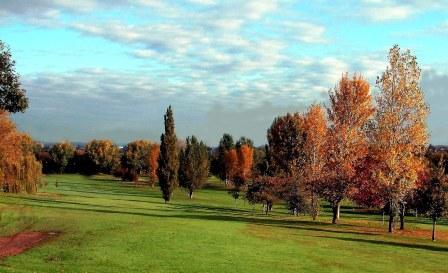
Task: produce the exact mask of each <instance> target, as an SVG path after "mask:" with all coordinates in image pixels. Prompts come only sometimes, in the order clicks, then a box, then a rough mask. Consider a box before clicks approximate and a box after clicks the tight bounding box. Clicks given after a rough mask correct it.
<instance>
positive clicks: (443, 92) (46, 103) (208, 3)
mask: <svg viewBox="0 0 448 273" xmlns="http://www.w3.org/2000/svg"><path fill="white" fill-rule="evenodd" d="M0 40H2V41H3V42H5V43H6V44H7V45H9V47H10V49H11V52H12V55H13V58H14V59H15V61H16V70H17V72H19V73H20V74H21V81H22V84H23V86H24V88H25V89H26V90H27V95H28V97H29V100H30V107H29V109H28V110H27V111H26V112H25V113H23V114H22V113H20V114H15V115H14V117H13V118H14V120H15V121H16V123H17V126H18V127H19V128H20V129H21V130H23V131H26V132H28V133H30V134H31V135H32V136H33V137H34V138H35V139H37V140H40V141H45V142H55V141H60V140H71V141H88V140H91V139H94V138H96V139H103V138H107V139H112V140H113V141H115V142H117V143H119V144H125V143H127V142H130V141H132V140H135V139H141V138H144V139H151V140H154V141H158V140H159V138H160V134H161V133H162V130H163V114H164V112H165V110H166V108H167V107H168V105H172V107H173V110H174V118H175V123H176V132H177V135H178V137H179V138H185V137H187V136H189V135H196V136H199V138H201V139H203V140H204V141H205V142H206V143H207V144H208V145H211V146H214V145H217V143H218V141H219V139H220V137H221V136H222V134H223V133H230V134H232V135H233V136H234V138H239V137H240V136H246V137H249V138H251V139H253V140H254V142H255V144H257V145H261V144H264V143H266V130H267V128H268V127H269V126H270V124H271V123H272V121H273V119H274V118H275V117H276V116H279V115H283V114H285V113H286V112H293V111H294V112H295V111H299V112H303V111H306V109H307V107H309V105H311V104H313V103H319V104H324V105H325V104H327V100H328V90H329V89H330V88H333V87H334V86H335V84H336V83H337V81H338V79H340V77H341V75H342V74H343V73H346V72H349V73H360V74H362V75H363V76H364V77H365V78H366V79H367V80H368V81H369V82H370V83H371V86H372V90H374V89H375V81H376V78H377V76H380V75H381V73H382V71H384V70H385V69H386V67H387V55H388V51H389V49H390V48H391V47H392V46H393V45H395V44H398V45H400V47H401V48H402V49H403V50H404V49H410V50H411V52H412V54H414V55H416V56H417V60H418V63H419V66H420V67H421V68H422V78H421V86H422V88H423V90H424V93H425V97H426V101H427V103H428V105H429V106H430V108H431V114H430V116H429V119H428V124H429V129H430V134H431V143H432V144H448V107H446V103H447V102H448V55H447V53H446V52H447V49H448V0H435V1H418V0H396V1H385V0H361V1H350V0H348V1H325V0H316V1H291V0H285V1H276V0H272V1H267V0H245V1H234V0H227V1H218V0H183V1H181V0H179V1H174V0H166V1H157V0H90V1H88V0H78V1H70V0H0Z"/></svg>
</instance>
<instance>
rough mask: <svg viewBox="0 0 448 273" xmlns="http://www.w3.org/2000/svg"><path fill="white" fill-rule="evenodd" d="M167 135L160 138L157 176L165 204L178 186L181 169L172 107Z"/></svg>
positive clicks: (168, 119) (169, 108) (167, 111)
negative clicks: (178, 172) (179, 170)
mask: <svg viewBox="0 0 448 273" xmlns="http://www.w3.org/2000/svg"><path fill="white" fill-rule="evenodd" d="M164 119H165V133H164V134H162V136H161V137H160V155H159V168H158V169H157V176H158V177H159V185H160V189H161V190H162V195H163V199H165V203H166V202H169V201H170V199H171V196H172V195H173V191H174V190H175V189H176V187H177V185H178V181H177V171H178V169H179V161H178V151H177V147H176V143H177V138H176V133H175V132H174V119H173V111H172V110H171V105H170V106H169V107H168V109H167V110H166V114H165V116H164Z"/></svg>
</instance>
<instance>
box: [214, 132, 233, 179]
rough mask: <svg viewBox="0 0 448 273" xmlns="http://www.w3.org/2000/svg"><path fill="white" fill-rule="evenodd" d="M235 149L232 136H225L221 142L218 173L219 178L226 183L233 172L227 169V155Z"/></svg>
mask: <svg viewBox="0 0 448 273" xmlns="http://www.w3.org/2000/svg"><path fill="white" fill-rule="evenodd" d="M233 148H235V144H234V141H233V137H232V135H230V134H224V135H223V136H222V138H221V140H220V141H219V146H218V159H217V168H216V173H217V175H218V176H219V178H221V180H225V181H226V183H227V179H228V177H229V175H230V172H231V170H229V169H227V167H226V166H228V165H226V164H227V163H226V153H227V152H228V151H230V150H231V149H233Z"/></svg>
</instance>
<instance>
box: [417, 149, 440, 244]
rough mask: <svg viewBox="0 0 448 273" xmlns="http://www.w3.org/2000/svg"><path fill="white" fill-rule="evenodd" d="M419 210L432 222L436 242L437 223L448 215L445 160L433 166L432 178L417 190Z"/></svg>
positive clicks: (433, 236) (433, 237)
mask: <svg viewBox="0 0 448 273" xmlns="http://www.w3.org/2000/svg"><path fill="white" fill-rule="evenodd" d="M416 199H417V203H418V206H417V207H418V209H419V211H420V212H422V213H426V214H427V215H428V216H429V217H430V218H431V220H432V240H433V241H435V240H436V223H437V220H438V219H439V218H440V217H443V216H445V215H448V177H447V175H446V174H445V167H444V160H443V158H442V159H441V160H440V161H439V163H438V164H437V165H436V166H432V167H431V170H430V177H429V179H426V180H425V181H424V183H423V185H422V186H421V187H419V188H418V189H417V190H416Z"/></svg>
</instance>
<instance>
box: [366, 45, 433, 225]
mask: <svg viewBox="0 0 448 273" xmlns="http://www.w3.org/2000/svg"><path fill="white" fill-rule="evenodd" d="M419 80H420V68H419V67H418V64H417V61H416V58H415V57H414V56H412V55H411V53H410V51H409V50H407V51H405V52H403V53H402V52H401V51H400V48H399V47H398V46H394V47H393V48H392V49H391V50H390V52H389V66H388V68H387V69H386V71H385V72H384V73H383V74H382V76H381V78H379V79H378V80H377V85H378V88H379V89H380V92H379V94H378V96H377V97H376V104H377V111H376V115H375V123H374V126H372V136H371V139H372V141H371V142H372V145H371V146H372V155H373V157H374V160H376V162H378V165H377V166H376V168H375V172H374V177H375V178H376V179H378V183H379V184H380V185H381V186H382V192H383V198H384V200H387V203H388V204H389V206H388V207H389V232H393V225H394V218H395V216H396V215H397V214H398V213H400V220H401V225H400V228H401V229H403V228H404V211H405V203H404V202H405V199H406V197H407V196H408V195H409V193H410V191H412V189H413V188H414V186H415V182H416V181H417V179H418V174H419V172H421V169H422V168H423V167H424V163H423V156H424V154H425V152H426V149H427V142H428V132H427V125H426V118H427V116H428V106H427V105H426V104H425V101H424V95H423V92H422V90H421V88H420V84H419Z"/></svg>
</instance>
